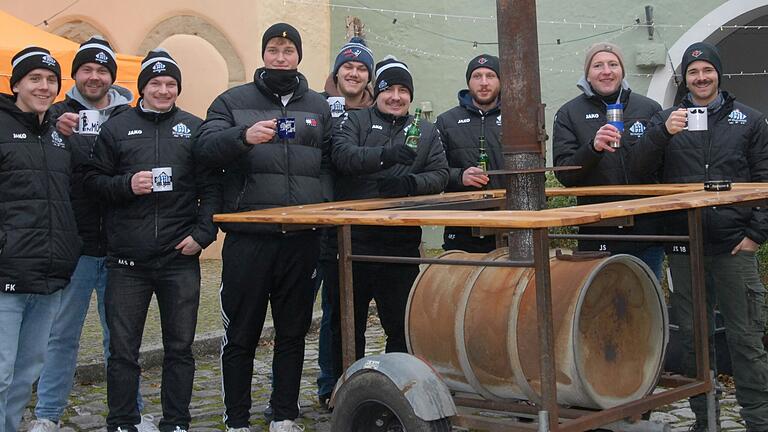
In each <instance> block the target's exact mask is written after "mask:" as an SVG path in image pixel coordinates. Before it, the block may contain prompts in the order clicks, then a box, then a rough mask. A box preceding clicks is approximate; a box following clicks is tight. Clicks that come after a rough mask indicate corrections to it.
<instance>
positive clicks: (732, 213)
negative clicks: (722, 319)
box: [632, 92, 768, 255]
mask: <svg viewBox="0 0 768 432" xmlns="http://www.w3.org/2000/svg"><path fill="white" fill-rule="evenodd" d="M721 94H722V97H723V103H722V105H720V106H719V107H718V108H717V109H710V110H709V111H708V113H707V117H708V121H707V122H708V130H706V131H695V132H691V131H682V132H680V133H677V134H675V135H670V134H669V133H667V129H666V127H665V125H664V123H665V122H666V121H667V118H669V115H670V114H671V113H672V111H674V110H676V109H678V108H680V106H675V107H672V108H668V109H666V110H664V111H662V112H659V113H657V114H656V115H654V116H653V118H652V119H651V127H650V128H649V129H648V133H647V134H646V136H644V137H643V139H642V140H641V141H640V143H639V145H637V150H638V151H637V152H636V153H637V154H636V155H635V157H634V158H633V165H632V169H633V171H635V172H636V173H637V175H641V176H646V175H659V176H660V177H661V179H662V181H663V182H664V183H703V182H704V181H706V180H730V181H732V182H760V183H764V182H766V181H768V120H766V117H765V115H763V114H762V113H760V112H759V111H757V110H754V109H752V108H750V107H748V106H746V105H744V104H742V103H739V102H737V101H736V100H735V98H734V97H733V96H730V95H728V93H727V92H721ZM692 106H693V104H692V103H691V102H690V101H689V100H688V99H687V98H686V99H684V100H683V104H682V107H684V108H689V107H692ZM666 216H667V219H666V224H665V226H666V229H667V232H668V233H670V234H687V230H686V227H687V222H686V216H685V213H684V212H683V213H673V214H668V215H666ZM703 221H704V253H705V254H706V255H718V254H723V253H728V252H730V251H731V250H732V249H733V248H734V247H735V246H736V245H737V244H738V243H739V242H740V241H741V240H742V239H744V237H749V238H750V239H751V240H752V241H754V242H757V243H763V242H765V241H766V240H767V239H768V208H766V207H765V206H762V207H751V206H718V207H708V208H706V209H704V214H703Z"/></svg>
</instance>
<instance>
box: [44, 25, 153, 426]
mask: <svg viewBox="0 0 768 432" xmlns="http://www.w3.org/2000/svg"><path fill="white" fill-rule="evenodd" d="M116 77H117V59H116V56H115V52H114V51H113V50H112V46H111V45H110V44H109V42H107V41H106V40H104V39H103V38H101V37H100V36H94V37H92V38H90V39H88V40H87V41H85V42H83V43H82V44H80V48H79V49H78V50H77V53H76V54H75V57H74V58H73V59H72V78H74V80H75V85H74V86H73V87H72V88H71V89H70V90H69V91H68V92H67V97H66V99H65V100H63V101H61V102H59V103H56V104H54V105H53V106H52V107H51V118H53V119H57V123H56V129H57V131H58V132H59V134H61V135H62V136H65V137H67V138H66V140H67V141H68V142H69V143H70V144H71V145H72V191H71V198H72V207H73V209H74V210H75V219H76V220H77V229H78V232H79V234H80V238H81V239H83V251H82V254H81V255H80V259H79V260H78V264H77V267H76V268H75V273H74V274H73V275H72V281H71V282H70V284H69V286H68V287H67V289H66V290H64V292H63V293H62V297H61V307H60V308H59V312H58V314H57V316H56V319H55V320H54V325H53V328H52V329H51V335H50V337H49V340H48V353H47V354H46V359H45V366H44V367H43V371H42V373H41V375H40V381H39V382H38V384H37V404H36V405H35V416H36V417H37V419H36V420H34V421H33V422H32V424H31V425H30V431H31V432H55V431H57V430H58V429H59V426H58V423H59V419H60V418H61V415H62V413H63V412H64V408H66V407H67V401H68V399H69V393H70V391H71V390H72V384H73V381H74V377H75V367H76V366H77V351H78V348H79V347H80V334H81V333H82V329H83V323H84V322H85V316H86V314H87V313H88V306H89V305H90V301H91V294H93V292H94V291H95V292H96V299H97V301H98V303H97V305H98V311H99V317H100V318H101V333H102V337H103V338H102V340H103V345H104V359H105V360H107V361H108V359H109V329H108V328H107V321H106V316H105V313H104V291H105V289H106V287H107V263H106V259H107V258H106V253H107V236H106V232H105V230H104V206H103V205H102V203H101V202H100V201H99V200H97V199H96V198H95V197H94V196H93V195H89V194H87V193H85V190H84V189H83V174H84V170H85V163H86V162H87V161H88V159H89V158H90V156H91V153H92V152H93V146H94V144H95V142H96V137H97V135H81V134H76V133H74V129H75V128H76V127H77V126H78V112H79V111H81V110H97V111H99V116H100V117H101V119H100V123H101V124H103V123H104V122H105V121H107V120H108V119H109V118H110V117H114V116H117V115H119V114H120V113H123V112H125V111H126V110H128V109H130V103H131V102H132V101H133V94H132V93H131V91H130V90H128V89H127V88H124V87H121V86H118V85H116V84H115V78H116ZM80 126H81V128H82V126H83V125H80ZM137 403H138V405H139V411H141V410H142V408H143V401H142V399H141V394H140V393H138V394H137ZM138 427H139V430H140V431H146V432H151V431H153V430H154V431H156V430H157V428H156V427H155V426H154V424H153V423H152V422H151V419H150V418H149V417H148V416H145V417H142V422H141V425H139V426H138Z"/></svg>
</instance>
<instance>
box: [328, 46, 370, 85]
mask: <svg viewBox="0 0 768 432" xmlns="http://www.w3.org/2000/svg"><path fill="white" fill-rule="evenodd" d="M351 61H355V62H360V63H362V64H364V65H365V67H366V69H368V81H369V82H370V81H371V79H373V52H372V51H371V49H370V48H368V45H366V43H365V40H363V38H360V37H357V36H355V37H353V38H352V39H350V40H349V42H348V43H345V44H344V46H342V47H341V50H339V54H338V55H337V56H336V61H335V62H334V63H333V73H332V75H333V81H334V82H336V80H337V77H336V74H337V73H339V69H340V68H341V65H343V64H344V63H346V62H351Z"/></svg>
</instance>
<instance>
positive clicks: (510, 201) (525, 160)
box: [496, 0, 547, 259]
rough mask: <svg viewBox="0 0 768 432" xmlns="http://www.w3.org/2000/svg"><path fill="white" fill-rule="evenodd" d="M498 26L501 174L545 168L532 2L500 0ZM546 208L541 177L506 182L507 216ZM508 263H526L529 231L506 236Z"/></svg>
mask: <svg viewBox="0 0 768 432" xmlns="http://www.w3.org/2000/svg"><path fill="white" fill-rule="evenodd" d="M496 9H497V26H498V39H499V59H500V62H501V78H502V79H501V82H502V85H501V112H502V116H503V121H502V126H501V134H502V137H503V140H502V153H503V154H504V168H505V169H508V170H512V169H524V168H541V167H543V166H544V162H545V157H544V147H545V145H546V140H547V136H546V132H545V129H544V106H543V105H542V104H541V86H540V84H539V82H540V77H539V45H538V35H537V30H536V2H535V0H498V1H497V2H496ZM545 204H546V197H545V195H544V174H543V173H533V174H515V175H509V176H508V177H507V200H506V208H507V209H508V210H540V209H542V208H544V206H545ZM508 245H509V257H510V259H530V257H531V254H532V252H533V234H532V233H531V231H530V230H514V231H512V232H510V233H509V243H508Z"/></svg>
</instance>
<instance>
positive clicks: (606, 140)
mask: <svg viewBox="0 0 768 432" xmlns="http://www.w3.org/2000/svg"><path fill="white" fill-rule="evenodd" d="M615 142H621V133H620V132H619V130H618V129H616V127H615V126H613V125H611V124H604V125H603V127H601V128H600V129H598V130H597V133H596V134H595V139H594V140H592V143H593V144H592V145H593V146H594V148H595V151H599V152H601V151H609V152H611V153H613V152H615V151H616V148H614V147H613V146H611V143H615Z"/></svg>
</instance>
